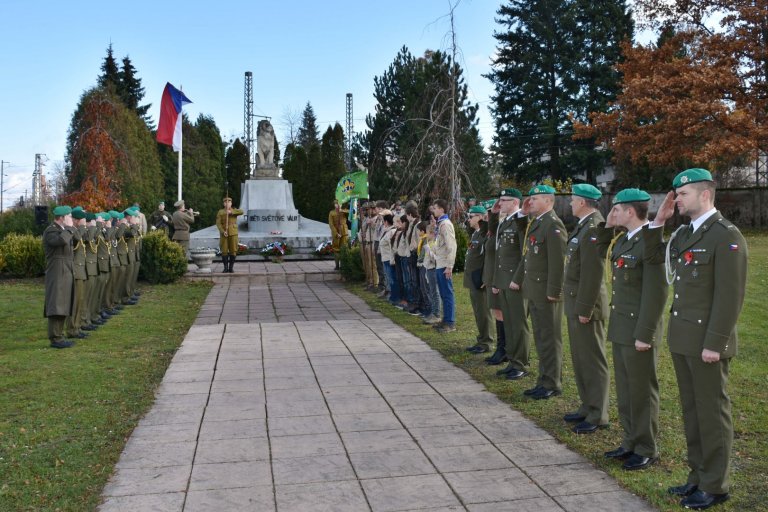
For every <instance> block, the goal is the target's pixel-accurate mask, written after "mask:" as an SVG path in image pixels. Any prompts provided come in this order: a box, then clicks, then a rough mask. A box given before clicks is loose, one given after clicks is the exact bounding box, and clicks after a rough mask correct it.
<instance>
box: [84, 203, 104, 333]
mask: <svg viewBox="0 0 768 512" xmlns="http://www.w3.org/2000/svg"><path fill="white" fill-rule="evenodd" d="M85 223H86V227H85V229H86V235H85V238H84V243H85V271H86V273H87V274H88V280H87V281H86V282H85V307H84V308H83V316H82V318H83V327H82V329H83V330H84V331H93V330H96V328H97V327H98V326H99V325H101V317H100V316H99V311H98V293H97V292H98V278H99V261H98V245H97V244H98V238H97V236H98V235H97V231H98V228H97V227H96V214H94V213H91V212H86V214H85Z"/></svg>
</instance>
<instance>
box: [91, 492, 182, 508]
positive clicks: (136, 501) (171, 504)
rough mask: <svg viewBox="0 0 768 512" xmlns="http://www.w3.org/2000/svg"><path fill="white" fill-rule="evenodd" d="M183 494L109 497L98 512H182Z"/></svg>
mask: <svg viewBox="0 0 768 512" xmlns="http://www.w3.org/2000/svg"><path fill="white" fill-rule="evenodd" d="M185 497H186V496H185V493H183V492H173V493H165V494H134V495H131V496H109V497H107V498H106V499H105V500H104V502H103V503H102V504H101V505H100V506H99V508H98V511H99V512H136V511H138V510H162V511H163V512H182V509H183V507H184V498H185Z"/></svg>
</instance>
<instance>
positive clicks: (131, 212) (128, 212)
mask: <svg viewBox="0 0 768 512" xmlns="http://www.w3.org/2000/svg"><path fill="white" fill-rule="evenodd" d="M123 215H124V216H128V217H135V216H136V211H135V210H132V209H130V208H126V209H125V210H123Z"/></svg>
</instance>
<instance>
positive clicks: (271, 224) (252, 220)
mask: <svg viewBox="0 0 768 512" xmlns="http://www.w3.org/2000/svg"><path fill="white" fill-rule="evenodd" d="M257 171H258V169H257ZM240 197H241V199H240V205H237V206H239V208H240V209H241V210H243V211H244V212H245V214H244V215H242V216H240V217H238V219H237V220H238V222H237V224H238V231H239V239H240V243H241V244H246V245H247V246H248V247H249V248H250V249H256V250H258V249H261V248H262V247H264V246H266V245H267V244H269V243H272V242H284V243H286V244H288V245H290V246H291V247H293V251H294V253H296V254H311V253H312V252H314V250H315V249H316V248H317V246H318V245H320V244H321V243H323V242H325V241H326V240H329V239H330V238H331V229H330V227H329V226H328V224H324V223H322V222H317V221H314V220H310V219H305V218H303V217H302V216H301V215H300V214H299V211H298V210H297V209H296V206H295V205H294V203H293V187H292V186H291V183H290V182H288V181H286V180H283V179H280V178H274V177H270V178H266V177H265V178H260V179H252V180H247V181H246V182H245V183H243V184H242V186H241V196H240ZM218 246H219V230H218V229H217V228H216V226H210V227H207V228H204V229H201V230H199V231H195V232H194V233H191V234H190V240H189V247H190V249H194V248H198V247H218Z"/></svg>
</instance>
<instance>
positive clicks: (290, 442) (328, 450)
mask: <svg viewBox="0 0 768 512" xmlns="http://www.w3.org/2000/svg"><path fill="white" fill-rule="evenodd" d="M271 445H272V458H273V459H292V458H296V457H314V456H319V455H341V454H344V453H345V451H344V445H343V444H341V437H339V434H338V433H337V432H331V433H327V434H306V435H296V436H286V437H275V438H273V439H272V440H271Z"/></svg>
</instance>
